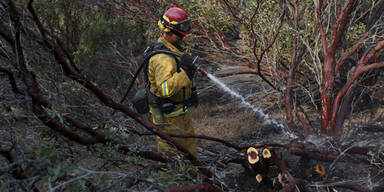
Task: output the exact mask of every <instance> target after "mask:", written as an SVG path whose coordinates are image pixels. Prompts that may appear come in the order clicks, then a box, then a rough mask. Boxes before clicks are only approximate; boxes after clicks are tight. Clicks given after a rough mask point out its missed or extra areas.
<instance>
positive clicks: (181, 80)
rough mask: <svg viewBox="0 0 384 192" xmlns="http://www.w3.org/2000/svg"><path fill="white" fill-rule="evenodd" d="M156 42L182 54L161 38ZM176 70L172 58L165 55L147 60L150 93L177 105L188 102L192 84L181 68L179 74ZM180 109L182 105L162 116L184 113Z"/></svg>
mask: <svg viewBox="0 0 384 192" xmlns="http://www.w3.org/2000/svg"><path fill="white" fill-rule="evenodd" d="M158 42H161V43H163V44H164V45H165V46H166V47H167V48H168V49H170V50H171V51H173V52H176V53H179V54H183V52H181V51H180V50H178V49H177V48H176V47H175V46H174V45H172V44H171V43H169V42H168V41H167V40H165V39H164V38H163V37H161V38H159V40H158ZM178 59H179V58H178ZM177 70H178V69H177V62H176V59H175V57H174V56H172V55H169V54H165V53H159V54H156V55H154V56H152V57H151V58H150V59H149V65H148V80H149V83H150V91H151V92H152V93H154V94H155V95H156V96H157V97H161V98H168V99H169V100H171V101H173V102H177V103H183V102H184V101H186V100H188V99H189V98H190V96H191V88H192V86H193V82H192V81H191V80H190V79H189V78H188V76H187V74H186V73H185V72H184V70H183V69H182V68H180V71H179V72H178V71H177ZM182 109H183V104H178V105H176V107H175V109H174V111H173V112H172V113H170V114H164V115H165V116H177V115H180V114H183V113H184V112H185V111H184V110H182Z"/></svg>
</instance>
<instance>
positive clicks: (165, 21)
mask: <svg viewBox="0 0 384 192" xmlns="http://www.w3.org/2000/svg"><path fill="white" fill-rule="evenodd" d="M158 24H159V27H160V29H162V30H163V31H165V32H169V31H174V32H176V34H177V33H179V34H181V35H188V34H190V33H191V32H192V30H191V19H190V18H188V14H187V12H186V11H184V9H182V8H179V7H172V8H170V9H168V10H167V11H166V12H165V13H164V15H163V16H162V17H161V18H160V20H159V22H158Z"/></svg>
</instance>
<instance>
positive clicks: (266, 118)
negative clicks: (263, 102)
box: [193, 56, 297, 138]
mask: <svg viewBox="0 0 384 192" xmlns="http://www.w3.org/2000/svg"><path fill="white" fill-rule="evenodd" d="M198 58H199V57H198V56H196V57H195V58H194V60H193V64H194V65H195V66H196V68H197V70H198V71H200V73H201V74H202V75H204V76H206V77H208V78H209V79H210V80H211V81H213V82H214V83H215V84H217V85H218V86H219V88H221V89H223V90H224V91H226V92H227V93H229V94H231V95H232V96H234V97H236V98H238V99H240V100H241V104H242V105H244V106H246V107H248V108H250V109H252V111H254V112H256V113H257V114H258V115H259V116H260V117H262V118H263V120H264V122H265V123H267V124H273V125H275V126H277V127H279V128H281V129H282V130H283V132H284V133H285V134H286V135H287V136H289V137H290V138H297V136H296V135H295V134H293V133H291V132H289V131H288V130H287V129H285V126H284V125H283V124H281V123H279V122H277V121H276V120H275V119H273V118H271V117H269V115H268V114H266V113H264V112H263V111H262V110H261V109H259V108H257V107H255V106H254V105H252V104H251V103H249V102H248V101H246V99H245V98H244V97H243V96H241V95H240V94H239V93H237V92H236V91H234V90H232V89H231V88H229V87H228V86H227V85H226V84H225V83H223V82H222V81H220V80H219V79H218V78H217V77H215V76H214V75H212V74H210V73H208V72H207V71H206V70H204V69H203V68H202V67H201V66H200V65H199V63H198V62H197V61H198Z"/></svg>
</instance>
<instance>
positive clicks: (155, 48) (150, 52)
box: [120, 42, 181, 103]
mask: <svg viewBox="0 0 384 192" xmlns="http://www.w3.org/2000/svg"><path fill="white" fill-rule="evenodd" d="M159 53H165V54H170V55H172V56H173V57H175V60H176V62H178V60H177V58H176V57H181V54H179V53H176V52H173V51H171V50H169V49H168V48H167V47H166V46H165V45H164V44H163V43H160V42H156V43H154V44H152V45H150V46H148V47H147V48H146V49H145V51H144V58H143V59H142V61H141V63H140V66H139V68H138V69H137V71H136V73H135V75H134V76H133V79H132V81H131V83H130V84H129V86H128V89H127V92H126V93H125V94H124V97H123V98H122V99H121V101H120V103H123V102H124V100H125V98H126V97H127V96H128V93H129V91H130V90H131V89H132V87H133V84H134V82H135V80H136V79H137V76H138V75H139V73H140V72H141V70H142V69H143V68H145V72H144V79H145V83H146V84H147V85H148V61H149V59H150V58H151V57H152V56H154V55H156V54H159ZM177 70H178V71H179V68H178V69H177ZM147 85H146V86H147Z"/></svg>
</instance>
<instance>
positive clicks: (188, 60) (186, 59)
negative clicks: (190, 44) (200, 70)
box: [180, 54, 197, 80]
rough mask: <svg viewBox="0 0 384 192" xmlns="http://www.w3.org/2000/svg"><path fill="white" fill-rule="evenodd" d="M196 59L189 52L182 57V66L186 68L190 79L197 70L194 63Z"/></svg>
mask: <svg viewBox="0 0 384 192" xmlns="http://www.w3.org/2000/svg"><path fill="white" fill-rule="evenodd" d="M194 59H195V58H194V57H192V56H190V55H187V54H184V55H182V56H181V59H180V67H181V68H183V69H184V71H185V73H187V75H188V77H189V79H190V80H192V79H193V76H194V75H195V73H196V70H197V67H196V66H195V65H194V64H193V60H194Z"/></svg>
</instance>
